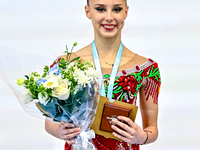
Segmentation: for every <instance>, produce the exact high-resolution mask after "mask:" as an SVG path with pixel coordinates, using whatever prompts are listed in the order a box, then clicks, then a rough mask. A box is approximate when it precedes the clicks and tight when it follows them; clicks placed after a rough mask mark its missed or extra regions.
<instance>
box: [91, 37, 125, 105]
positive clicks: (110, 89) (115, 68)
mask: <svg viewBox="0 0 200 150" xmlns="http://www.w3.org/2000/svg"><path fill="white" fill-rule="evenodd" d="M122 52H123V44H122V42H121V44H120V46H119V49H118V52H117V56H116V58H115V62H114V66H113V69H112V73H111V76H110V81H109V85H108V94H107V97H108V98H109V100H110V101H111V102H113V101H114V100H113V99H112V93H113V85H114V82H115V76H116V75H117V71H118V68H119V64H120V61H121V57H122ZM92 53H93V58H94V63H95V66H96V70H97V71H98V72H99V73H100V74H101V76H102V70H101V65H100V61H99V55H98V52H97V48H96V45H95V41H93V42H92ZM102 77H103V76H102ZM101 96H106V93H105V87H104V84H102V86H101Z"/></svg>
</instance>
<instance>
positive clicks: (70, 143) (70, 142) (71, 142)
mask: <svg viewBox="0 0 200 150" xmlns="http://www.w3.org/2000/svg"><path fill="white" fill-rule="evenodd" d="M66 142H67V143H68V144H69V145H72V144H74V143H75V142H74V140H66Z"/></svg>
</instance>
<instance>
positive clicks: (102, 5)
mask: <svg viewBox="0 0 200 150" xmlns="http://www.w3.org/2000/svg"><path fill="white" fill-rule="evenodd" d="M94 6H101V7H105V6H106V5H104V4H95V5H94ZM114 6H115V7H117V6H122V4H115V5H114Z"/></svg>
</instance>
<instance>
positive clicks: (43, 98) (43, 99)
mask: <svg viewBox="0 0 200 150" xmlns="http://www.w3.org/2000/svg"><path fill="white" fill-rule="evenodd" d="M38 99H39V101H40V103H42V104H43V105H46V104H47V103H48V102H49V100H50V98H49V95H48V94H47V93H46V92H45V96H43V95H42V93H39V94H38Z"/></svg>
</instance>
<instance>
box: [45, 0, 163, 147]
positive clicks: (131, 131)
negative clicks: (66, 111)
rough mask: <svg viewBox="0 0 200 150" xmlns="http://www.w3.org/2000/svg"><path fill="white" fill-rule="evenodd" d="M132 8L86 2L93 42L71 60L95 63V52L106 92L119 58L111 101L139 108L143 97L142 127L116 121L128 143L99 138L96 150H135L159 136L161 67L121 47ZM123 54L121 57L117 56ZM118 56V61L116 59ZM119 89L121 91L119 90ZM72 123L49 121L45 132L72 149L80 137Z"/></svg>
mask: <svg viewBox="0 0 200 150" xmlns="http://www.w3.org/2000/svg"><path fill="white" fill-rule="evenodd" d="M128 10H129V7H128V5H127V2H126V0H87V5H86V6H85V12H86V16H87V17H88V18H89V19H91V21H92V24H93V27H94V42H93V43H91V44H90V45H88V46H86V47H85V48H83V49H81V50H79V51H77V52H76V53H73V55H72V57H77V56H80V57H81V59H82V60H84V61H92V62H94V57H93V55H94V54H93V53H94V52H93V51H94V50H96V51H97V53H98V57H99V59H98V62H99V63H100V66H101V69H102V74H103V76H104V86H105V89H106V96H107V94H108V93H107V89H108V84H109V81H110V78H111V72H112V69H113V68H114V67H113V66H114V65H116V64H115V63H114V62H115V60H116V59H120V58H121V61H120V63H119V66H118V71H117V74H115V80H114V82H115V84H114V88H113V94H112V98H113V99H115V100H120V101H123V102H126V103H130V104H133V105H136V98H137V94H138V93H139V95H140V110H141V114H142V121H143V127H139V126H138V125H137V124H136V123H134V122H133V121H132V120H130V119H129V118H127V117H122V116H119V117H118V119H119V120H123V121H124V122H126V123H127V124H128V125H127V124H125V123H122V122H120V121H118V120H113V122H114V123H115V124H116V125H118V126H120V127H122V128H123V129H125V130H121V129H119V128H118V127H117V126H114V125H112V129H114V130H115V131H116V132H114V133H113V135H114V136H116V137H117V138H119V139H122V140H123V141H125V142H120V141H116V140H113V139H110V138H105V137H103V136H100V135H96V138H95V139H93V143H94V145H95V146H96V148H97V149H100V150H101V149H105V150H109V149H127V150H128V149H134V150H138V149H139V145H142V144H148V143H151V142H154V141H155V140H156V139H157V137H158V129H157V115H158V105H157V101H158V94H159V89H160V83H161V80H160V73H159V69H158V65H157V63H156V62H154V61H153V60H151V59H147V58H145V57H142V56H140V55H138V54H135V53H133V52H132V51H130V50H129V49H128V48H126V47H125V46H124V45H122V44H121V30H122V28H123V26H124V21H125V19H126V17H127V15H128ZM119 51H121V52H122V55H121V56H120V55H118V52H119ZM116 57H117V58H116ZM118 88H120V89H121V90H117V89H118ZM73 126H74V125H73V124H69V123H65V124H58V123H53V122H48V121H46V123H45V129H46V131H47V132H48V133H50V134H51V135H53V136H55V137H57V138H60V139H62V140H65V141H66V145H65V149H66V150H69V149H71V145H72V144H73V143H74V141H73V140H71V139H72V138H73V137H75V136H77V135H78V134H80V129H79V128H72V129H69V127H73Z"/></svg>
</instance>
